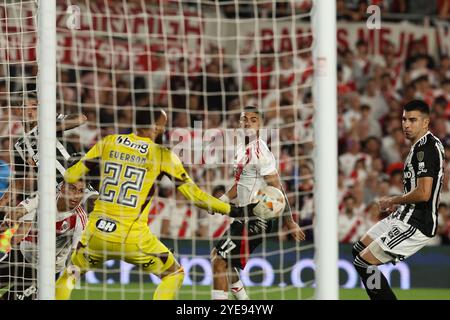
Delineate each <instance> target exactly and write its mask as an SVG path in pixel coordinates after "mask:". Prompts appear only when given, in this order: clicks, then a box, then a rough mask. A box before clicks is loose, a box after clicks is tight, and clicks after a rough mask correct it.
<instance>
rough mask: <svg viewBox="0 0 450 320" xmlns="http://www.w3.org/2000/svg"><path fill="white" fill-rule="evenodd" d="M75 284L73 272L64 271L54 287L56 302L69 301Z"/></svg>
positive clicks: (75, 278) (75, 277)
mask: <svg viewBox="0 0 450 320" xmlns="http://www.w3.org/2000/svg"><path fill="white" fill-rule="evenodd" d="M76 282H77V276H76V275H75V274H74V273H73V272H68V270H67V269H66V270H64V273H63V274H62V276H61V277H59V279H58V281H56V284H55V287H56V291H55V299H56V300H69V299H70V294H71V293H72V290H73V288H75V283H76Z"/></svg>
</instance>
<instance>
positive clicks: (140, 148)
mask: <svg viewBox="0 0 450 320" xmlns="http://www.w3.org/2000/svg"><path fill="white" fill-rule="evenodd" d="M117 143H120V144H123V145H124V146H125V147H128V148H133V149H136V150H138V151H139V152H140V153H142V154H145V153H147V151H148V144H147V143H142V144H140V143H135V142H131V140H130V139H128V137H125V138H124V137H122V136H118V137H117Z"/></svg>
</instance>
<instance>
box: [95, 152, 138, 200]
mask: <svg viewBox="0 0 450 320" xmlns="http://www.w3.org/2000/svg"><path fill="white" fill-rule="evenodd" d="M146 172H147V170H145V169H143V168H138V167H134V166H130V165H122V164H119V163H114V162H109V161H108V162H105V164H104V167H103V179H102V180H103V183H102V186H101V188H100V199H101V200H103V201H106V202H111V203H116V204H118V205H122V206H127V207H131V208H136V205H137V202H138V194H139V193H140V192H141V189H142V184H143V182H144V177H145V173H146Z"/></svg>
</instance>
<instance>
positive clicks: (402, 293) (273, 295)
mask: <svg viewBox="0 0 450 320" xmlns="http://www.w3.org/2000/svg"><path fill="white" fill-rule="evenodd" d="M154 290H155V285H152V284H146V285H145V286H144V285H142V284H138V283H133V284H128V285H117V284H114V285H112V284H108V285H103V284H102V285H94V284H82V285H81V289H75V290H74V291H73V293H72V300H151V299H152V296H153V292H154ZM210 290H211V287H210V286H195V287H193V286H184V287H182V288H181V291H180V293H179V295H178V299H179V300H210V297H211V293H210ZM247 290H248V292H249V296H250V298H251V299H252V300H311V299H313V297H314V289H312V288H292V287H288V288H283V289H281V288H280V287H268V288H267V287H265V288H263V287H248V288H247ZM394 292H395V294H396V295H397V297H398V299H399V300H450V289H410V290H401V289H394ZM339 298H340V300H368V297H367V294H366V292H365V290H364V289H340V290H339Z"/></svg>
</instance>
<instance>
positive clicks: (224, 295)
mask: <svg viewBox="0 0 450 320" xmlns="http://www.w3.org/2000/svg"><path fill="white" fill-rule="evenodd" d="M211 297H212V299H213V300H228V292H225V291H223V290H213V291H212V292H211Z"/></svg>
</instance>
